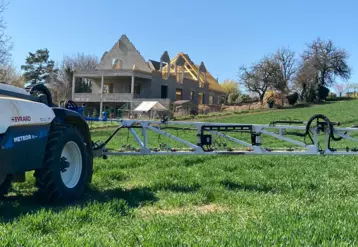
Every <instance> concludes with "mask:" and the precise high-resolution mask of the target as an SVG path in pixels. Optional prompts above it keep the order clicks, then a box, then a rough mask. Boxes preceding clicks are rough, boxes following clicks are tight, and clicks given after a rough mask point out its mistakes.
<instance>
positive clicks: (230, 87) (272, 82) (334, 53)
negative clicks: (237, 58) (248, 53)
mask: <svg viewBox="0 0 358 247" xmlns="http://www.w3.org/2000/svg"><path fill="white" fill-rule="evenodd" d="M348 58H349V55H348V52H347V51H346V50H344V49H342V48H339V47H337V46H335V45H334V44H333V42H332V41H331V40H322V39H320V38H317V39H316V40H314V41H312V42H311V43H309V44H307V45H306V49H305V50H304V52H303V53H302V54H299V55H297V54H296V53H295V52H294V51H292V50H290V49H288V48H280V49H278V50H277V51H276V52H274V53H272V54H269V55H266V56H264V57H263V58H262V59H261V60H259V61H258V62H256V63H254V64H252V65H251V66H241V67H240V68H239V76H238V81H236V82H235V81H234V80H226V81H224V82H223V83H222V86H223V87H224V89H225V90H226V92H227V98H226V102H227V103H230V104H234V103H239V102H241V101H242V100H243V99H242V96H241V94H240V90H239V89H238V85H242V86H243V87H244V88H245V89H246V90H247V91H249V92H251V93H253V94H255V95H257V96H258V98H259V101H260V102H261V104H263V103H264V98H265V95H266V93H267V91H268V90H274V91H275V92H276V93H277V94H278V95H279V98H280V99H281V103H282V104H283V103H284V101H288V102H289V103H291V104H294V103H295V102H296V101H297V100H301V101H303V102H308V103H313V102H319V101H321V100H324V99H325V98H326V97H327V96H328V93H329V89H328V88H329V87H332V86H335V87H334V88H335V89H336V91H337V92H338V93H339V94H340V96H341V95H342V92H343V91H344V90H346V89H347V88H357V87H355V86H353V85H350V86H349V87H348V85H345V84H336V78H337V77H339V78H341V79H343V80H344V81H347V80H348V79H349V78H350V75H351V68H350V67H349V65H348Z"/></svg>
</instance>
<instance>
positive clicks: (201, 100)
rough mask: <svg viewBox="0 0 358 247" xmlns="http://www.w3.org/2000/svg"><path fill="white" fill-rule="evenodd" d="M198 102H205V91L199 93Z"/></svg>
mask: <svg viewBox="0 0 358 247" xmlns="http://www.w3.org/2000/svg"><path fill="white" fill-rule="evenodd" d="M198 104H201V105H202V104H204V94H203V93H199V94H198Z"/></svg>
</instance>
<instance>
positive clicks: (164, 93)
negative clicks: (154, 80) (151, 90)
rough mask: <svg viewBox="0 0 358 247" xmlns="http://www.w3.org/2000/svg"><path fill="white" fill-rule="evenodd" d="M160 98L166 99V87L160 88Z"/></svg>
mask: <svg viewBox="0 0 358 247" xmlns="http://www.w3.org/2000/svg"><path fill="white" fill-rule="evenodd" d="M160 97H161V98H162V99H167V98H168V86H164V85H163V86H162V89H161V91H160Z"/></svg>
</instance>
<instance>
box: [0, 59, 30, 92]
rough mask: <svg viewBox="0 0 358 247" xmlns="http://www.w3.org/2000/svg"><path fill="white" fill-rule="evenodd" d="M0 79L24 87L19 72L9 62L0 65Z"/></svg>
mask: <svg viewBox="0 0 358 247" xmlns="http://www.w3.org/2000/svg"><path fill="white" fill-rule="evenodd" d="M0 81H1V82H3V83H6V84H10V85H13V86H17V87H24V84H25V82H24V78H23V77H22V75H21V73H20V72H19V71H18V70H16V68H15V66H14V65H13V64H10V63H9V64H7V65H5V66H2V68H1V70H0Z"/></svg>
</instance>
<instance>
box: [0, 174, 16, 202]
mask: <svg viewBox="0 0 358 247" xmlns="http://www.w3.org/2000/svg"><path fill="white" fill-rule="evenodd" d="M12 180H13V176H12V175H0V199H3V198H4V196H5V195H6V194H7V193H8V192H9V189H10V188H11V183H12Z"/></svg>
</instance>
